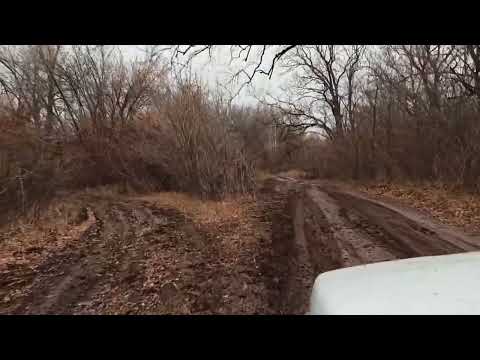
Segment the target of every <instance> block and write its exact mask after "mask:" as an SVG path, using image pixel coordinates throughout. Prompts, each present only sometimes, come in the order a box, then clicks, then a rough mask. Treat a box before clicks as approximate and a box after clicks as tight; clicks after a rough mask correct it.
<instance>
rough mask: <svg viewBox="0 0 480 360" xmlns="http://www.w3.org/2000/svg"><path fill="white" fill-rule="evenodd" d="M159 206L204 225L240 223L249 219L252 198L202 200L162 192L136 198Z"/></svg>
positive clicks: (186, 195)
mask: <svg viewBox="0 0 480 360" xmlns="http://www.w3.org/2000/svg"><path fill="white" fill-rule="evenodd" d="M136 199H140V200H146V201H151V202H154V203H156V204H158V205H159V206H166V207H172V208H175V209H177V210H179V211H180V212H182V213H183V214H185V215H186V216H188V217H189V218H191V219H192V220H194V221H196V222H198V223H201V224H203V225H209V224H221V223H228V222H232V221H238V220H239V219H243V218H245V217H247V212H248V209H249V207H250V206H251V201H252V197H251V196H248V195H243V196H237V197H230V198H226V199H224V200H222V201H214V200H202V199H200V198H197V197H194V196H192V195H188V194H184V193H179V192H160V193H155V194H149V195H144V196H139V197H136Z"/></svg>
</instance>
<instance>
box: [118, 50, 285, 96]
mask: <svg viewBox="0 0 480 360" xmlns="http://www.w3.org/2000/svg"><path fill="white" fill-rule="evenodd" d="M142 48H144V46H143V45H122V46H120V49H121V50H122V52H123V53H124V54H125V55H126V57H127V58H134V57H135V56H141V54H142V52H141V49H142ZM259 50H260V49H259V48H258V47H257V48H255V49H254V50H252V53H251V55H250V58H251V59H252V60H255V59H258V55H259V54H258V53H254V51H259ZM271 50H272V51H271V52H270V53H266V54H265V56H264V64H265V65H264V66H263V68H264V69H265V70H268V67H269V66H270V61H271V58H272V53H273V51H274V50H275V49H271ZM230 59H231V55H230V45H217V46H215V50H214V51H213V52H212V58H211V59H210V58H209V56H208V52H204V53H202V54H200V55H199V56H198V57H196V58H195V60H194V62H193V64H192V70H193V71H195V73H196V74H198V76H199V77H200V78H201V79H202V80H203V81H205V82H206V83H207V84H208V86H209V87H210V88H211V89H215V88H217V87H218V86H217V82H220V83H222V84H225V85H226V86H227V87H228V89H229V91H231V93H232V94H233V93H236V92H237V90H238V89H239V86H240V85H241V83H230V84H227V83H228V81H229V80H230V79H231V77H232V74H233V73H235V72H237V71H238V70H239V69H240V67H245V66H247V68H249V69H250V72H251V71H253V67H254V66H255V64H254V63H253V62H252V60H251V61H250V62H249V63H245V62H244V61H242V60H240V59H238V60H235V61H234V62H233V63H232V64H230ZM287 77H288V76H286V75H282V70H281V69H280V68H276V70H275V72H274V74H273V76H272V78H271V79H268V77H267V76H265V75H261V74H259V75H257V76H256V77H255V78H254V81H253V82H252V86H250V87H249V88H246V87H245V88H244V89H243V90H242V91H241V92H240V93H239V95H238V97H237V98H236V100H235V102H236V103H239V104H252V105H253V104H255V103H256V100H255V96H257V97H261V96H262V95H265V94H266V93H267V92H269V93H273V94H278V93H279V92H280V91H281V90H280V87H281V86H282V84H285V81H286V79H287ZM245 79H246V78H245V77H243V78H242V80H245Z"/></svg>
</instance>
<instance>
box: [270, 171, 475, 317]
mask: <svg viewBox="0 0 480 360" xmlns="http://www.w3.org/2000/svg"><path fill="white" fill-rule="evenodd" d="M274 182H276V184H275V185H272V186H271V188H272V189H274V191H276V192H283V193H287V192H288V195H286V196H287V200H285V202H286V203H288V204H289V206H288V207H287V208H285V212H286V213H288V215H289V217H290V221H291V222H292V224H293V226H292V231H291V233H290V234H289V233H286V234H285V233H284V234H283V236H278V237H277V238H276V239H277V241H278V242H286V244H285V243H284V244H281V245H278V244H277V245H276V247H275V248H276V249H282V251H283V256H284V257H285V258H287V260H285V261H284V262H285V263H286V264H287V266H284V267H283V269H281V271H283V280H282V283H283V284H284V286H283V287H281V288H280V289H279V292H278V294H277V297H278V298H279V299H282V304H281V308H282V309H283V311H284V312H287V313H293V314H302V313H305V311H306V309H307V306H308V298H309V295H310V291H311V286H312V285H313V282H314V280H315V278H316V276H318V275H319V274H320V273H322V272H325V271H329V270H334V269H338V268H342V267H349V266H355V265H361V264H367V263H373V262H380V261H389V260H395V259H401V258H409V257H416V256H428V255H441V254H450V253H458V252H464V251H474V250H478V249H480V243H479V242H478V240H474V239H470V238H467V237H466V235H465V234H462V233H460V232H456V231H453V230H452V229H446V228H445V227H443V226H436V225H435V224H434V223H429V222H428V221H427V220H426V219H421V218H416V217H415V215H414V214H413V213H412V212H411V211H410V210H406V209H397V208H395V207H394V206H390V205H388V204H382V203H380V202H378V201H374V200H370V199H368V198H366V197H364V196H361V195H360V194H358V195H357V194H354V193H352V192H351V191H347V190H343V189H341V188H340V187H338V186H333V187H332V186H329V185H322V184H315V183H313V182H309V181H299V180H295V179H291V178H286V177H277V178H275V179H274ZM412 214H413V215H412ZM279 220H280V219H277V221H279ZM475 241H476V242H475ZM305 269H307V270H306V271H305ZM299 284H302V285H303V286H300V285H299Z"/></svg>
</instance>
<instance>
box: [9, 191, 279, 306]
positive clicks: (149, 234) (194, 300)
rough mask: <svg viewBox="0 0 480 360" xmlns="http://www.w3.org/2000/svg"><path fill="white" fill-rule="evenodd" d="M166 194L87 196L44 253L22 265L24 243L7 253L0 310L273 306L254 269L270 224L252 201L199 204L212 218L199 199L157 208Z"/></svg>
mask: <svg viewBox="0 0 480 360" xmlns="http://www.w3.org/2000/svg"><path fill="white" fill-rule="evenodd" d="M171 198H172V197H171V196H166V197H162V196H161V195H159V196H153V197H152V196H150V197H142V198H133V199H132V198H123V199H121V200H112V199H106V198H105V199H100V198H95V199H91V201H90V202H89V204H91V207H92V210H91V211H90V216H89V217H87V220H85V221H84V222H83V223H82V224H80V227H83V231H81V232H80V234H79V236H78V237H77V238H75V239H71V240H70V241H69V242H68V244H66V245H65V246H63V247H57V248H51V247H50V248H48V246H47V245H46V244H40V246H38V249H37V251H39V252H40V253H42V254H44V256H41V257H39V258H36V259H33V258H28V259H26V260H25V261H24V263H22V262H21V261H20V259H22V258H24V257H25V252H26V251H31V250H26V249H22V250H20V251H17V252H16V253H15V254H14V255H12V254H10V257H8V260H6V261H5V264H4V265H5V266H4V267H3V271H2V272H1V273H0V281H1V284H2V289H3V290H2V293H1V294H0V295H3V296H2V298H0V300H2V302H1V303H0V313H3V314H268V313H274V311H273V310H271V308H270V307H269V302H268V299H267V297H268V296H269V294H270V291H269V289H268V286H270V283H271V282H270V281H269V280H268V279H266V276H265V274H264V273H262V269H263V262H264V259H265V258H264V255H265V254H266V253H265V249H267V248H268V246H269V244H268V239H269V236H270V235H269V234H270V229H269V226H268V224H267V223H266V222H265V221H264V220H262V219H263V215H262V212H261V210H260V209H258V208H257V206H256V205H255V202H254V201H253V200H252V199H244V200H243V201H236V202H235V204H232V203H228V202H227V203H224V204H218V203H217V205H214V206H213V205H212V206H213V207H214V209H213V210H212V206H210V207H208V206H207V207H206V210H209V211H210V210H211V212H212V213H216V214H217V215H218V216H219V218H218V219H217V218H215V217H213V218H212V216H207V215H212V214H210V213H208V211H203V212H200V213H199V214H195V213H196V212H197V210H198V209H199V208H201V206H197V208H196V209H194V208H192V207H191V206H190V208H187V209H184V210H185V211H184V212H180V211H179V210H178V209H175V208H173V207H168V206H166V205H165V203H169V202H170V203H172V201H165V199H167V200H168V199H171ZM176 200H178V199H176ZM177 202H178V201H177ZM198 202H200V200H198V201H197V202H194V205H198ZM234 208H235V209H237V210H235V211H234ZM238 208H240V209H243V210H242V211H243V213H247V214H248V216H246V217H245V216H240V215H242V214H241V213H242V211H238ZM189 210H191V211H189ZM92 220H93V221H92ZM219 221H220V222H219ZM72 231H73V230H71V232H72ZM0 250H3V251H2V252H1V253H2V258H3V259H7V257H6V256H5V254H6V251H5V249H4V248H2V249H0ZM18 264H22V265H21V266H20V265H18ZM27 269H28V271H27Z"/></svg>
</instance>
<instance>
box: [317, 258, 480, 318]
mask: <svg viewBox="0 0 480 360" xmlns="http://www.w3.org/2000/svg"><path fill="white" fill-rule="evenodd" d="M309 314H312V315H315V314H319V315H320V314H332V315H333V314H364V315H367V314H397V315H405V314H480V252H470V253H462V254H454V255H440V256H426V257H418V258H411V259H403V260H394V261H386V262H380V263H374V264H368V265H360V266H354V267H350V268H344V269H338V270H333V271H328V272H325V273H323V274H320V275H319V276H318V277H317V279H316V280H315V283H314V286H313V290H312V295H311V300H310V310H309Z"/></svg>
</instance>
